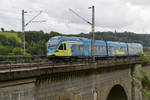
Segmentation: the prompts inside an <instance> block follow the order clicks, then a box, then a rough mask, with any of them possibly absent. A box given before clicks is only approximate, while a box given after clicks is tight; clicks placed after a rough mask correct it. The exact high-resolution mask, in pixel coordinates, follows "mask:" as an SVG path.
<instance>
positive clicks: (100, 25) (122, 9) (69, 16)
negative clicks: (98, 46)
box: [0, 0, 150, 34]
mask: <svg viewBox="0 0 150 100" xmlns="http://www.w3.org/2000/svg"><path fill="white" fill-rule="evenodd" d="M93 4H94V5H95V21H96V31H102V30H103V31H104V30H105V31H107V30H115V29H118V30H122V31H128V30H129V31H134V32H144V31H143V30H146V31H147V32H148V31H150V25H149V21H150V14H149V11H150V7H149V6H147V5H149V4H150V1H148V0H97V1H96V0H95V1H94V0H86V2H85V0H75V1H74V0H53V1H51V0H43V1H41V0H1V4H0V27H4V28H5V29H8V30H11V29H13V30H17V31H21V10H22V9H25V10H26V11H34V12H32V13H27V14H25V22H28V21H29V20H30V19H31V18H32V17H33V16H35V15H36V14H37V13H38V12H36V11H38V10H42V11H43V13H42V14H41V15H40V16H38V17H37V18H36V19H35V20H47V21H46V22H44V23H31V24H29V25H28V26H27V27H26V30H44V31H45V32H50V31H58V32H61V33H66V34H67V33H74V34H75V33H80V32H89V31H90V25H88V24H87V23H86V22H84V21H83V20H81V19H80V18H78V17H77V16H76V15H74V14H73V13H72V12H70V11H69V10H68V9H69V8H72V9H73V10H75V11H76V12H77V13H78V14H80V15H81V16H83V17H84V18H85V19H87V20H88V21H91V13H92V11H91V9H88V7H89V6H91V5H93Z"/></svg>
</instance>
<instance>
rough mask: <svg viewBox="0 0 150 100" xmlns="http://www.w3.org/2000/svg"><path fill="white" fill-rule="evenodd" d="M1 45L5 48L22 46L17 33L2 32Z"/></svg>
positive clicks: (0, 34) (0, 33)
mask: <svg viewBox="0 0 150 100" xmlns="http://www.w3.org/2000/svg"><path fill="white" fill-rule="evenodd" d="M0 44H2V45H4V46H11V47H16V46H21V39H20V38H19V37H18V35H17V34H16V33H8V32H0Z"/></svg>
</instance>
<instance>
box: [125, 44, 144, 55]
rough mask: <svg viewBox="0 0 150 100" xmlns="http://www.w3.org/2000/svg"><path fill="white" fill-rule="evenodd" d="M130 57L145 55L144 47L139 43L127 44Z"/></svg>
mask: <svg viewBox="0 0 150 100" xmlns="http://www.w3.org/2000/svg"><path fill="white" fill-rule="evenodd" d="M127 45H128V53H129V55H137V54H138V53H142V54H143V46H142V45H141V44H139V43H127Z"/></svg>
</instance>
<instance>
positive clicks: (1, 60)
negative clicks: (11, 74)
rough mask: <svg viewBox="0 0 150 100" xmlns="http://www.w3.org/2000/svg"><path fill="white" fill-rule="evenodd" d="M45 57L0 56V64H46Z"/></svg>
mask: <svg viewBox="0 0 150 100" xmlns="http://www.w3.org/2000/svg"><path fill="white" fill-rule="evenodd" d="M47 60H48V59H47V57H46V56H40V55H32V56H22V55H19V56H0V64H16V63H30V62H32V63H33V62H46V61H47Z"/></svg>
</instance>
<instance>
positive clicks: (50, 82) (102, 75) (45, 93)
mask: <svg viewBox="0 0 150 100" xmlns="http://www.w3.org/2000/svg"><path fill="white" fill-rule="evenodd" d="M15 66H17V65H13V66H12V67H14V69H11V70H10V69H9V70H6V69H5V70H3V71H0V100H144V98H143V97H142V94H141V93H140V92H139V91H138V89H136V87H135V86H134V85H133V84H132V82H131V75H132V74H133V73H134V72H135V73H137V68H138V67H143V69H144V70H146V71H147V72H148V73H150V67H149V65H148V64H145V63H143V61H142V60H141V59H139V58H115V59H105V60H99V61H97V62H95V63H87V62H83V63H81V62H80V63H71V64H64V65H62V64H60V65H59V64H58V65H53V66H51V65H50V64H48V63H47V64H46V63H45V64H41V65H40V64H34V65H31V64H30V66H29V65H24V66H27V67H21V68H20V69H15ZM21 66H23V65H21Z"/></svg>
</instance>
